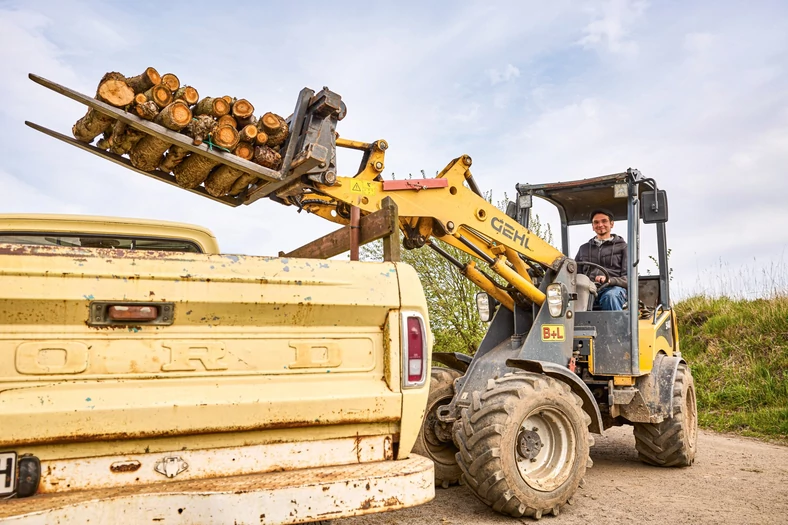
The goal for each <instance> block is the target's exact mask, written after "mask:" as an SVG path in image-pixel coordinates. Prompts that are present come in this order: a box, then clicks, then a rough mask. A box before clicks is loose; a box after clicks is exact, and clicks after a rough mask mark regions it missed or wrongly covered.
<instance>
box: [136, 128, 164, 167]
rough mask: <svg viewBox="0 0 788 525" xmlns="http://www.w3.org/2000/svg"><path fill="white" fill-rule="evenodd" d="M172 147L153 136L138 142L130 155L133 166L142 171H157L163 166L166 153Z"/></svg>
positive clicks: (147, 136)
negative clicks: (160, 165)
mask: <svg viewBox="0 0 788 525" xmlns="http://www.w3.org/2000/svg"><path fill="white" fill-rule="evenodd" d="M169 147H170V144H169V143H168V142H165V141H163V140H161V139H157V138H156V137H154V136H152V135H145V137H144V138H143V139H142V140H140V141H139V142H137V144H135V145H134V147H133V148H132V149H131V152H130V153H129V160H131V164H132V166H134V167H135V168H137V169H140V170H142V171H151V170H155V169H156V168H157V167H158V166H159V164H161V161H162V158H163V157H164V152H165V151H167V150H168V149H169Z"/></svg>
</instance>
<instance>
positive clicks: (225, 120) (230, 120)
mask: <svg viewBox="0 0 788 525" xmlns="http://www.w3.org/2000/svg"><path fill="white" fill-rule="evenodd" d="M216 125H217V126H232V127H234V128H237V127H238V122H237V121H236V120H235V117H233V116H232V115H222V116H221V117H219V119H218V120H217V121H216Z"/></svg>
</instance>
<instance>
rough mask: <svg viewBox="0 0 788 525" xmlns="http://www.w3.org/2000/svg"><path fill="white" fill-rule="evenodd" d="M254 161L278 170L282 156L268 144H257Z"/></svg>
mask: <svg viewBox="0 0 788 525" xmlns="http://www.w3.org/2000/svg"><path fill="white" fill-rule="evenodd" d="M254 161H255V162H256V163H257V164H259V165H261V166H265V167H266V168H270V169H272V170H278V169H279V165H280V164H281V163H282V156H281V155H280V154H279V153H278V152H276V151H274V150H273V149H272V148H269V147H268V146H255V148H254Z"/></svg>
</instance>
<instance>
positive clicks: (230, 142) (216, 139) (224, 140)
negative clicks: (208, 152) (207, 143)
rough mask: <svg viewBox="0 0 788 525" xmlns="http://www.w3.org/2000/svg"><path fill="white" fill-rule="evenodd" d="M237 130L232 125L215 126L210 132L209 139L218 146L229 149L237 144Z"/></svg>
mask: <svg viewBox="0 0 788 525" xmlns="http://www.w3.org/2000/svg"><path fill="white" fill-rule="evenodd" d="M239 138H240V137H239V136H238V130H237V129H235V128H234V127H232V126H226V125H225V126H216V127H215V128H214V129H213V132H211V141H212V142H213V143H214V145H216V146H219V147H220V148H225V149H228V150H230V151H232V150H233V149H235V146H237V145H238V140H239Z"/></svg>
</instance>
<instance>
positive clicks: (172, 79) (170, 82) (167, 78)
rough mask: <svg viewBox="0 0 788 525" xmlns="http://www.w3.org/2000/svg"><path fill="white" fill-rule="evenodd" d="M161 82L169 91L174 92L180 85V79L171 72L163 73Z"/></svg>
mask: <svg viewBox="0 0 788 525" xmlns="http://www.w3.org/2000/svg"><path fill="white" fill-rule="evenodd" d="M161 83H162V84H164V85H165V86H167V87H168V88H169V90H170V91H171V92H176V91H178V89H180V87H181V81H180V79H179V78H178V77H177V76H175V75H174V74H172V73H164V74H163V75H162V76H161Z"/></svg>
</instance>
